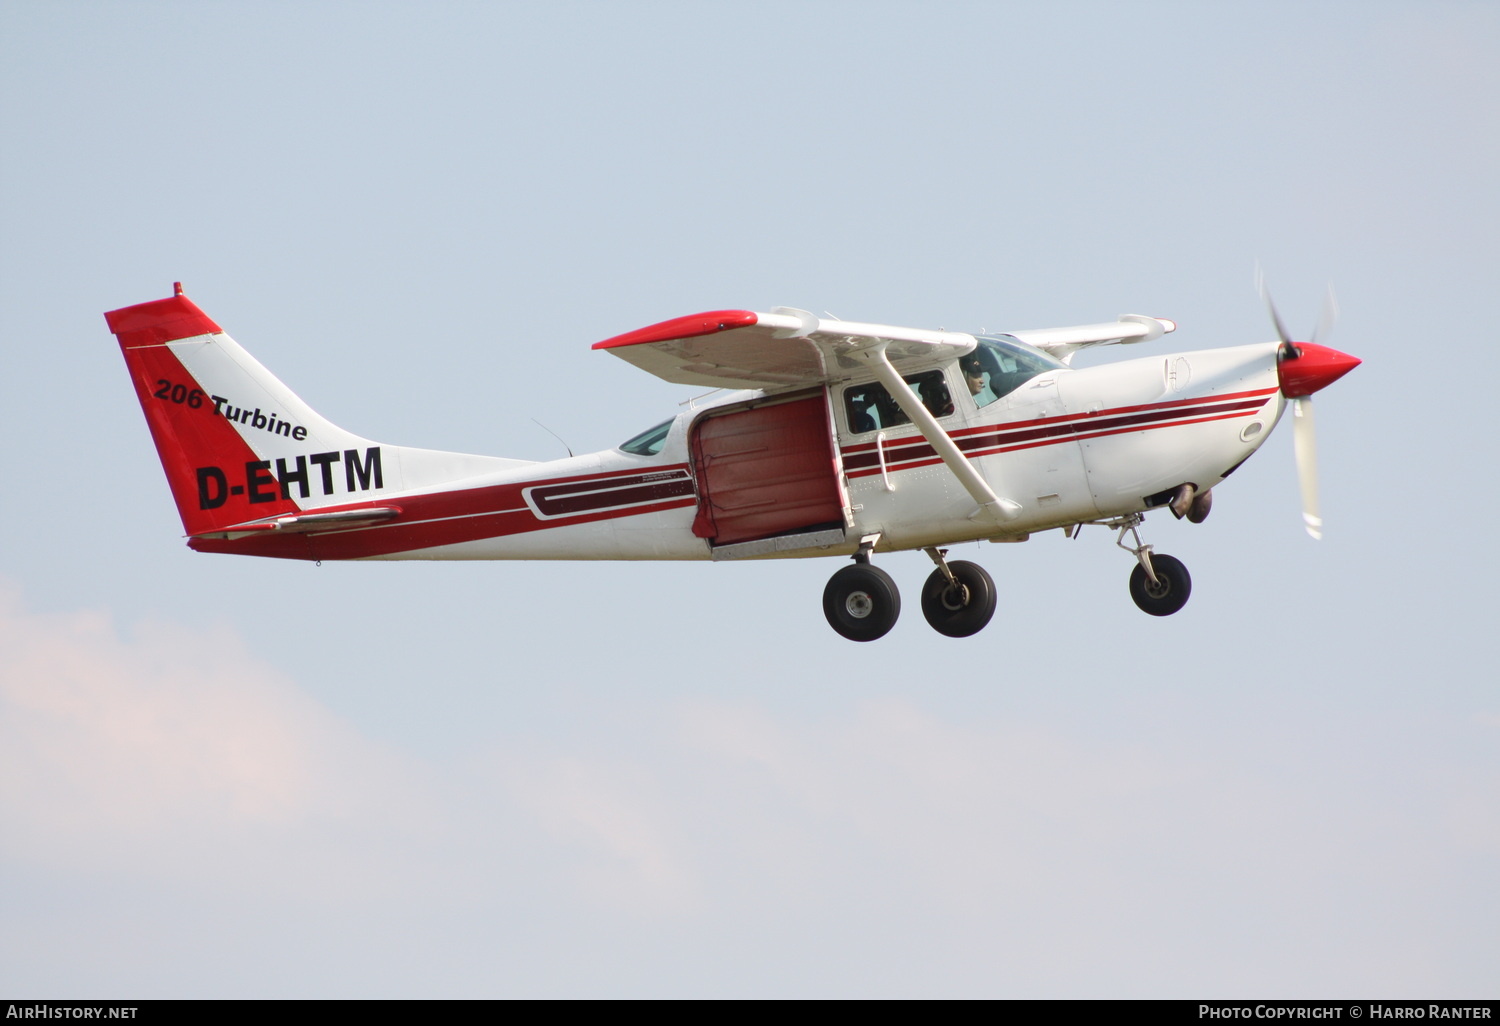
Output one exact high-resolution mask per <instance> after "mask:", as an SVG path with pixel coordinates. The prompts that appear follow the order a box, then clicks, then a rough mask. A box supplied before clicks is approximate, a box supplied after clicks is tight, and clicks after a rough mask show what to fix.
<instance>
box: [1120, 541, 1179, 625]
mask: <svg viewBox="0 0 1500 1026" xmlns="http://www.w3.org/2000/svg"><path fill="white" fill-rule="evenodd" d="M1151 569H1152V570H1155V571H1156V583H1155V584H1152V583H1151V578H1149V577H1147V576H1146V568H1145V567H1143V566H1140V565H1139V564H1137V565H1136V568H1135V569H1134V570H1132V571H1131V572H1130V597H1131V598H1133V599H1135V604H1136V605H1138V606H1140V607H1141V609H1142V610H1143V611H1144V612H1147V613H1150V614H1151V615H1152V616H1171V615H1172V614H1173V613H1175V612H1177V610H1179V609H1181V608H1182V607H1183V606H1185V605H1187V600H1188V596H1189V595H1191V594H1192V591H1193V579H1192V578H1191V577H1189V576H1188V572H1187V567H1185V566H1183V565H1182V562H1181V560H1177V559H1173V558H1172V557H1171V556H1163V555H1159V554H1157V553H1152V554H1151Z"/></svg>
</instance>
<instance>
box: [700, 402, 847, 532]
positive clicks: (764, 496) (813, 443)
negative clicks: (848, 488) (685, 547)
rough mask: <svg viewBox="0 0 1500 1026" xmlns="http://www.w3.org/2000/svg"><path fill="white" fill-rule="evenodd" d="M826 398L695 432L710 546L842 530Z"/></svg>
mask: <svg viewBox="0 0 1500 1026" xmlns="http://www.w3.org/2000/svg"><path fill="white" fill-rule="evenodd" d="M836 460H837V456H836V454H835V451H834V447H833V439H832V435H831V428H830V426H829V420H828V401H827V399H826V397H825V396H823V395H816V396H811V397H809V398H807V399H796V400H793V401H791V402H784V403H773V404H771V405H767V406H758V407H755V408H752V409H739V410H734V411H732V412H729V413H720V414H712V413H711V414H709V415H708V416H706V417H704V418H703V419H702V420H700V421H698V423H697V424H695V425H694V426H693V470H694V473H695V474H696V475H697V478H698V516H697V518H696V519H695V520H694V521H693V533H694V534H696V535H697V536H698V537H700V538H707V539H709V540H710V541H712V542H713V543H714V544H715V545H730V544H733V543H734V542H742V541H753V540H755V539H757V538H769V537H771V536H773V535H779V534H790V533H793V532H797V531H806V530H812V529H814V528H825V529H826V528H829V527H843V526H844V501H843V496H842V494H841V490H840V488H839V482H838V464H837V462H836Z"/></svg>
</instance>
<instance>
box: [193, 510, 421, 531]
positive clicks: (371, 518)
mask: <svg viewBox="0 0 1500 1026" xmlns="http://www.w3.org/2000/svg"><path fill="white" fill-rule="evenodd" d="M400 515H401V507H400V506H372V507H366V508H364V509H341V510H333V511H331V512H326V513H295V514H291V515H288V516H279V517H267V518H266V519H264V520H251V521H248V522H247V523H243V524H232V525H230V526H229V527H222V528H219V529H218V530H214V531H202V532H200V533H198V534H194V535H191V536H190V537H193V538H223V537H226V536H228V535H231V534H251V533H254V532H257V531H287V532H291V533H293V534H298V533H306V532H308V531H334V530H339V529H341V528H346V527H369V526H370V525H371V524H379V523H382V522H384V521H387V520H394V519H396V518H397V517H399V516H400Z"/></svg>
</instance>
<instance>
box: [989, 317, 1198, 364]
mask: <svg viewBox="0 0 1500 1026" xmlns="http://www.w3.org/2000/svg"><path fill="white" fill-rule="evenodd" d="M1176 330H1177V324H1176V323H1175V322H1173V321H1169V320H1167V319H1166V318H1165V317H1143V316H1142V315H1141V314H1121V315H1120V319H1119V320H1118V321H1115V322H1113V323H1110V324H1080V325H1078V326H1077V327H1075V328H1033V329H1032V330H1030V331H1010V332H1006V334H1008V335H1010V336H1011V337H1013V338H1018V339H1020V340H1021V341H1022V342H1025V343H1026V344H1027V345H1029V346H1034V347H1036V348H1037V349H1040V350H1043V351H1044V352H1046V353H1047V354H1049V355H1050V356H1052V357H1053V358H1054V359H1058V360H1061V361H1062V362H1063V363H1068V362H1069V361H1071V360H1072V359H1073V354H1074V353H1076V352H1077V351H1078V350H1080V349H1086V348H1087V347H1089V346H1109V345H1116V344H1120V345H1129V344H1131V343H1135V342H1150V341H1151V340H1152V339H1155V338H1161V337H1162V336H1163V335H1165V334H1166V333H1167V332H1169V331H1176Z"/></svg>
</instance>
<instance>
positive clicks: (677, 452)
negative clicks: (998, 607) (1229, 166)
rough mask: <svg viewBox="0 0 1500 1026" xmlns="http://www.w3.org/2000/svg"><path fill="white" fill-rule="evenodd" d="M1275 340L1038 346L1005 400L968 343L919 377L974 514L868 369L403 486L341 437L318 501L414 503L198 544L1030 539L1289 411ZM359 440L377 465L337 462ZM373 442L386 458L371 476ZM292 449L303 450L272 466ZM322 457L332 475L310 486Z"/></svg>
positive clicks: (287, 551) (1234, 449)
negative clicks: (974, 484) (1186, 347)
mask: <svg viewBox="0 0 1500 1026" xmlns="http://www.w3.org/2000/svg"><path fill="white" fill-rule="evenodd" d="M1012 341H1013V340H1012ZM1277 350H1278V344H1277V343H1265V344H1260V345H1249V346H1240V347H1236V348H1230V349H1215V350H1202V351H1197V352H1189V353H1177V354H1171V355H1166V356H1162V355H1155V356H1149V357H1143V358H1139V359H1133V360H1126V361H1121V362H1116V363H1108V364H1103V365H1099V366H1094V367H1088V368H1080V369H1075V368H1071V367H1068V366H1065V365H1063V364H1061V363H1058V362H1057V361H1054V360H1050V358H1045V357H1043V360H1045V364H1038V366H1041V367H1042V369H1041V370H1039V371H1037V372H1036V373H1031V374H1030V376H1029V377H1026V378H1025V380H1023V381H1021V382H1020V383H1019V384H1016V385H1015V386H1014V387H1010V388H1009V390H1008V391H1005V392H1004V394H1003V395H999V396H994V397H992V398H991V397H989V396H987V395H985V396H975V395H974V394H973V393H972V390H971V387H970V385H969V383H968V381H967V380H966V378H965V372H964V368H963V367H962V366H961V364H960V362H959V361H952V360H950V361H949V362H947V363H946V364H943V365H938V366H933V367H930V368H927V369H925V370H922V371H921V372H920V373H913V374H909V375H907V376H906V380H907V381H909V382H913V383H914V384H913V387H914V388H918V389H919V390H920V391H921V392H922V393H923V399H924V402H928V398H929V396H935V397H937V398H935V399H933V400H932V401H931V402H928V407H929V409H931V411H932V413H933V415H934V416H935V417H936V419H937V421H938V423H939V424H940V425H941V427H942V428H943V429H944V430H945V431H946V433H947V434H948V435H949V436H950V437H951V438H952V439H953V441H954V442H955V443H956V444H957V446H958V447H959V449H960V450H961V451H962V452H963V454H964V455H965V456H966V457H967V459H968V460H969V461H970V463H972V465H973V466H974V467H975V468H976V469H977V470H978V472H979V473H980V474H981V475H982V476H983V478H984V480H985V481H987V482H988V484H989V486H990V487H991V488H992V489H993V490H994V492H995V493H996V494H997V495H1000V496H1003V497H1004V498H1006V499H1007V500H1009V501H1010V502H1011V503H1013V504H1015V505H1016V506H1018V507H1019V510H1018V511H1017V512H1016V513H1015V514H1014V516H1013V517H1012V518H1011V519H1009V520H1006V521H1005V522H1004V523H998V524H997V523H996V522H995V521H993V520H992V519H990V518H987V517H983V516H976V515H975V513H976V506H975V501H974V499H973V498H972V497H971V494H970V492H968V491H966V490H965V488H964V487H962V486H961V484H960V483H959V481H958V479H957V478H956V477H955V475H954V474H953V473H952V472H951V471H950V469H949V467H948V466H947V465H945V463H944V462H943V460H942V458H941V457H940V456H939V454H937V453H936V452H935V451H934V448H933V446H932V445H931V444H929V442H928V441H927V439H926V438H924V436H923V434H922V433H921V432H920V431H919V430H918V428H917V427H916V426H914V425H913V424H911V423H910V422H909V421H908V422H905V423H900V422H898V421H899V420H900V417H899V415H896V416H891V417H889V418H888V421H889V422H890V423H889V426H885V427H882V426H880V424H879V423H872V421H876V420H878V419H879V411H880V410H881V409H886V410H887V412H890V411H889V407H881V406H880V405H879V404H878V403H876V402H875V399H874V398H872V392H871V390H872V388H874V387H876V386H873V385H872V383H871V382H872V379H871V377H870V375H868V374H864V375H860V374H857V373H856V374H851V375H850V376H848V377H846V378H843V379H839V380H835V381H832V382H831V383H829V384H826V385H819V386H816V387H813V388H806V389H796V390H790V391H782V392H775V391H770V392H736V393H731V394H727V395H724V396H721V397H719V398H718V399H716V400H714V401H712V402H707V403H703V404H701V405H698V406H697V407H695V408H692V409H689V410H688V411H686V412H683V413H680V414H678V415H677V416H676V417H675V418H674V419H673V420H672V421H671V422H670V425H669V426H664V431H662V432H658V434H659V435H660V437H659V438H650V439H649V440H648V441H647V442H645V443H641V444H637V445H635V446H630V443H626V445H627V446H628V447H631V448H634V449H635V450H636V451H627V448H617V449H611V450H607V451H604V452H598V453H592V454H589V455H584V456H577V457H572V458H569V459H564V460H557V461H554V462H548V463H525V462H522V461H495V462H494V463H492V464H491V463H486V462H485V461H484V459H483V458H478V457H466V458H465V459H470V460H472V463H471V464H469V465H467V467H466V471H465V473H466V476H465V477H464V479H463V480H459V481H452V480H448V481H445V482H443V483H441V484H433V485H429V486H425V487H417V488H412V487H405V488H403V487H400V485H401V484H402V483H403V479H402V478H401V476H400V475H399V474H397V473H394V472H393V471H392V470H391V469H390V468H392V467H393V466H395V465H398V464H400V462H401V460H402V453H404V452H411V451H412V450H402V449H400V448H399V447H394V446H378V445H374V443H372V446H373V447H374V448H375V450H376V452H375V454H374V456H373V457H372V456H371V454H370V450H369V448H365V449H363V450H343V451H338V455H336V456H335V457H334V462H333V463H331V464H330V463H328V461H327V460H325V461H324V463H322V464H318V463H314V464H313V465H312V468H304V471H303V473H304V474H305V476H306V478H307V479H308V480H310V481H311V485H312V486H311V487H308V486H307V481H304V480H296V481H294V484H295V486H296V487H297V488H298V489H300V490H301V491H302V492H308V493H310V494H311V496H312V498H313V500H314V504H317V503H318V501H319V500H320V499H321V505H319V506H318V508H327V509H358V508H360V507H361V506H382V507H399V515H398V516H396V517H395V518H394V519H393V520H391V521H390V522H387V523H381V524H375V525H367V526H360V527H354V528H349V529H341V530H327V531H314V532H302V533H296V534H292V533H287V534H281V533H277V532H260V533H239V532H234V531H232V530H231V531H225V532H223V533H222V534H206V535H199V536H196V537H193V538H191V539H190V544H191V545H192V547H193V548H195V549H198V550H200V551H210V552H233V553H242V554H247V555H263V556H273V557H282V558H300V559H619V560H630V559H715V558H717V559H725V558H801V557H810V556H821V555H847V554H850V553H853V552H854V551H855V550H856V549H857V548H858V546H859V543H860V539H861V538H868V537H870V536H874V535H878V536H879V541H878V542H877V543H876V545H875V548H876V551H890V550H901V549H912V548H922V547H927V546H934V545H945V544H950V543H956V542H962V541H969V540H974V539H981V538H1009V539H1016V538H1020V537H1023V536H1025V535H1028V534H1030V533H1032V532H1036V531H1041V530H1046V529H1049V528H1061V527H1068V526H1070V525H1073V524H1078V523H1083V522H1089V521H1097V520H1101V519H1109V518H1114V517H1119V516H1124V515H1128V514H1131V513H1137V512H1140V511H1143V510H1146V509H1149V508H1151V507H1153V506H1160V505H1164V504H1165V503H1166V502H1167V501H1168V499H1169V497H1170V494H1171V492H1172V490H1173V489H1175V488H1177V487H1179V486H1180V485H1182V484H1184V483H1188V484H1192V485H1193V486H1194V488H1195V489H1196V490H1197V491H1198V492H1204V491H1207V490H1208V489H1210V488H1212V487H1213V486H1215V485H1216V484H1218V483H1219V482H1220V481H1222V480H1223V479H1224V478H1225V477H1226V476H1227V475H1228V474H1229V473H1230V472H1231V471H1232V470H1233V469H1234V468H1235V467H1237V466H1238V465H1239V464H1240V463H1242V462H1243V461H1244V460H1245V459H1246V458H1247V457H1248V456H1249V455H1251V454H1252V453H1253V452H1254V451H1255V450H1256V449H1257V448H1259V446H1260V445H1261V444H1262V443H1263V442H1264V441H1265V439H1266V437H1267V436H1268V435H1269V434H1270V432H1271V429H1272V428H1273V427H1274V426H1275V425H1276V423H1277V421H1278V420H1279V418H1280V416H1281V414H1282V412H1283V409H1284V407H1285V399H1284V397H1283V395H1282V393H1281V391H1280V388H1279V386H1278V375H1277ZM1038 355H1041V354H1038ZM1033 369H1035V368H1033ZM903 370H905V369H904V368H903ZM934 375H936V376H934ZM988 377H989V378H990V379H991V380H990V381H989V382H988V383H987V384H986V388H990V389H996V390H998V388H999V387H1000V386H999V382H998V378H999V377H1000V375H999V373H998V372H996V373H994V374H990V375H988ZM918 379H920V380H918ZM1007 385H1008V383H1007ZM944 392H946V398H944V397H943V393H944ZM877 398H878V397H877ZM981 401H984V402H985V405H983V406H981V405H979V403H980V402H981ZM939 414H941V415H939ZM650 435H651V432H646V433H645V434H644V435H642V436H640V437H641V438H647V437H648V436H650ZM632 441H635V440H632ZM653 450H654V451H653ZM333 451H335V450H330V452H333ZM308 455H309V456H314V457H316V456H319V455H321V454H317V453H309V454H308ZM350 456H352V457H354V459H355V465H356V466H358V467H360V469H361V470H362V471H363V476H359V477H357V476H356V475H355V474H354V473H353V470H352V469H351V470H349V471H348V473H347V474H346V473H345V470H343V469H340V465H339V462H338V461H339V460H342V459H345V458H346V457H350ZM372 458H373V459H374V460H375V461H377V463H376V465H377V466H378V467H381V468H383V469H385V473H384V474H383V475H381V476H380V477H378V478H377V477H375V476H373V475H372V473H371V471H370V461H371V459H372ZM297 466H301V464H299V463H296V462H295V461H292V460H291V459H290V458H289V462H287V463H286V464H284V465H283V466H282V467H280V468H279V470H278V468H268V469H267V470H266V471H265V473H266V474H268V475H270V477H268V478H266V479H265V480H266V481H279V480H280V479H279V478H277V477H276V474H277V473H278V472H284V471H288V470H290V472H291V473H292V474H295V473H296V470H295V468H296V467H297ZM490 467H493V468H494V469H489V468H490ZM330 468H331V469H330ZM335 471H336V472H337V473H336V474H335V473H334V472H335ZM471 471H472V472H471ZM319 474H322V479H321V480H322V482H332V485H331V487H330V489H329V490H330V491H331V492H332V493H335V494H329V495H327V496H319V495H318V494H317V492H318V487H317V486H318V485H319V483H320V478H319ZM377 480H379V481H380V482H381V486H380V487H375V486H374V485H375V482H376V481H377ZM345 482H347V483H348V486H349V487H348V489H347V490H345V489H343V485H344V483H345ZM235 483H236V482H235V481H234V480H231V479H230V478H226V479H225V485H226V487H234V486H235ZM361 485H363V487H360V486H361ZM392 485H395V487H392ZM239 486H240V487H243V486H244V483H243V482H240V483H239ZM262 486H263V487H267V486H268V485H266V484H264V482H263V485H262ZM282 490H283V493H284V494H291V495H292V497H293V498H296V497H298V494H299V493H298V492H297V491H292V490H290V488H289V487H288V486H286V485H284V484H283V485H282ZM302 505H303V508H310V504H308V503H305V502H304V503H303V504H302Z"/></svg>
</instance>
